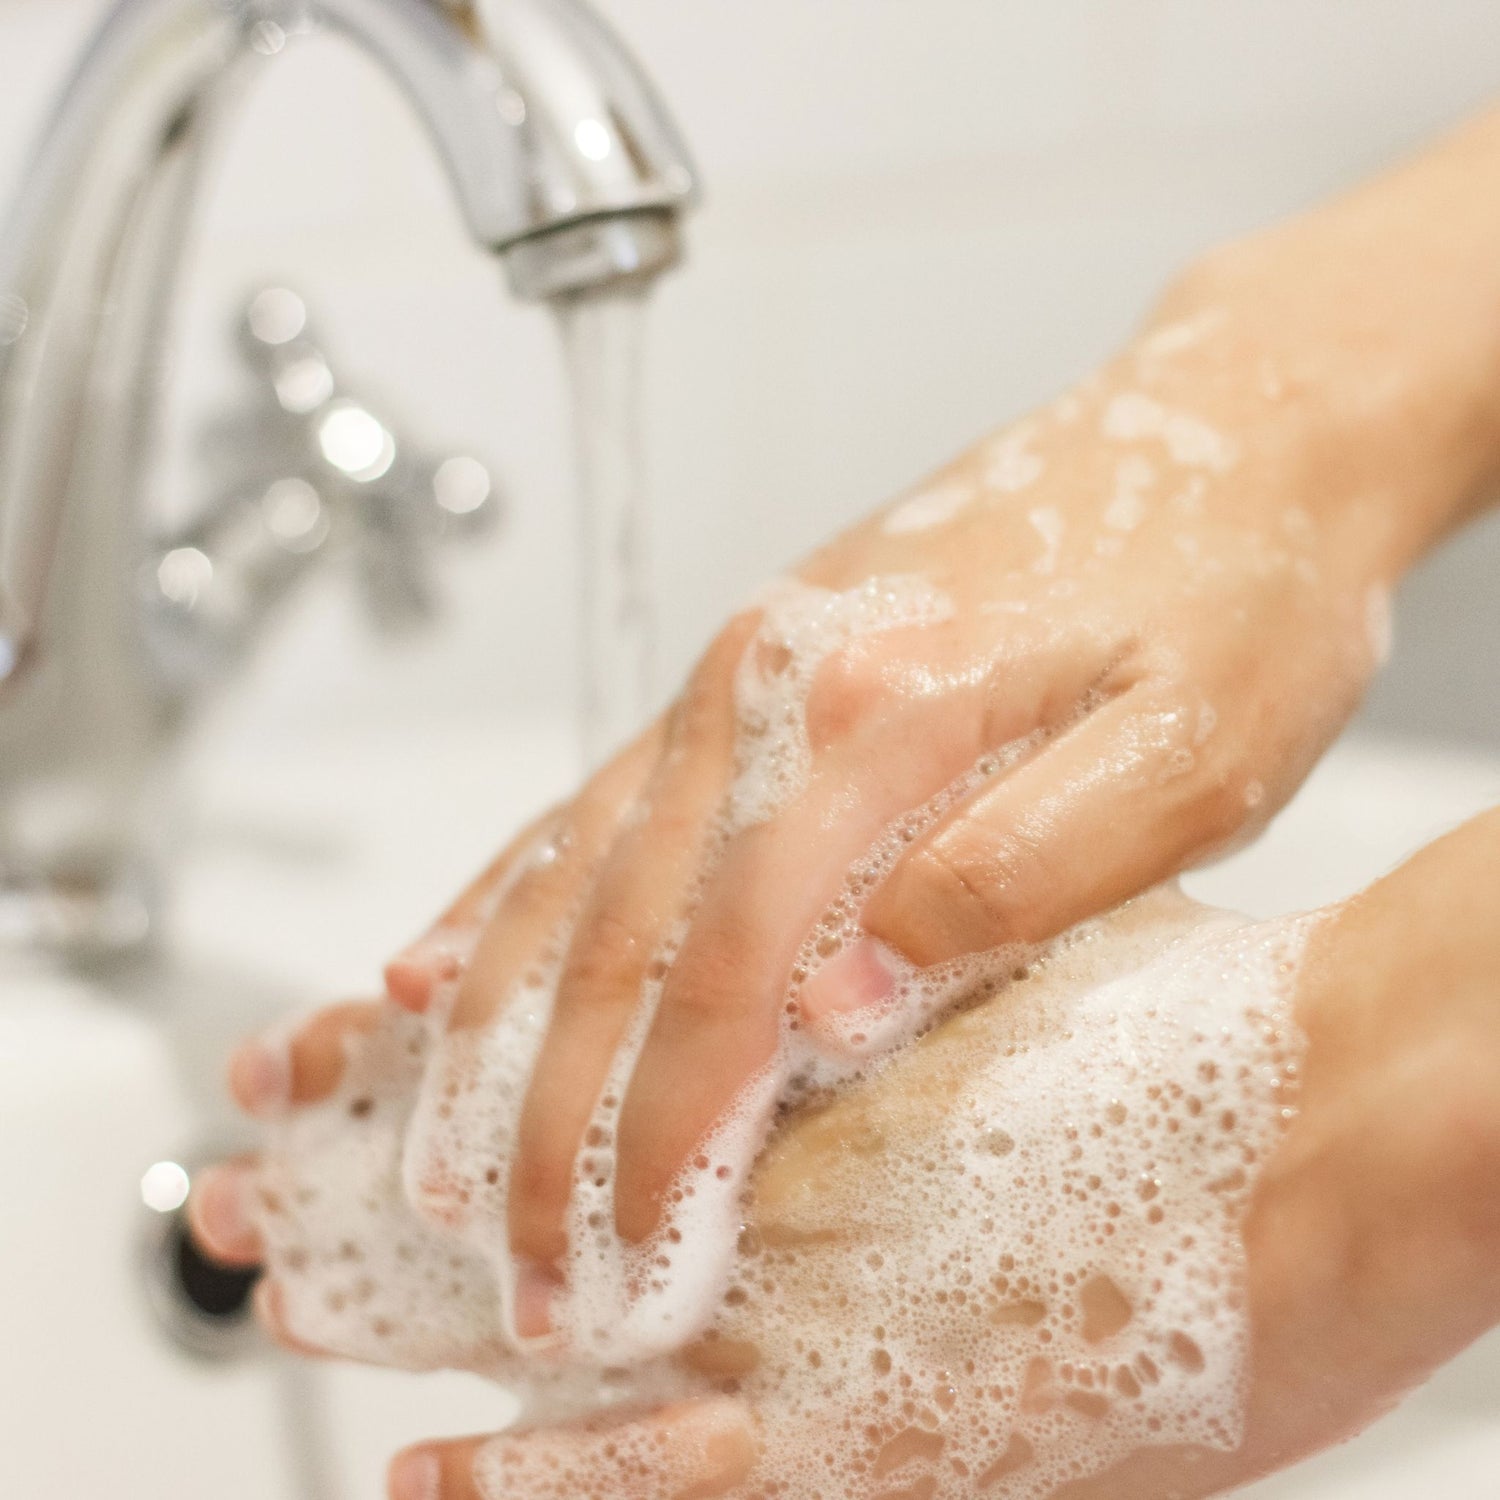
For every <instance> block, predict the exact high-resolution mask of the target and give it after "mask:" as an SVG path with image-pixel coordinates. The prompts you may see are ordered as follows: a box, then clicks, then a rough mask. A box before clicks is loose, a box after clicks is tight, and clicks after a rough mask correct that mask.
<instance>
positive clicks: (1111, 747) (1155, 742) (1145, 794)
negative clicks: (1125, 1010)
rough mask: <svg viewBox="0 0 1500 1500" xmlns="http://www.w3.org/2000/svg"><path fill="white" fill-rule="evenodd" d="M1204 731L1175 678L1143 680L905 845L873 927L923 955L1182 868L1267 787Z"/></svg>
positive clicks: (1023, 925)
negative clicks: (1255, 782)
mask: <svg viewBox="0 0 1500 1500" xmlns="http://www.w3.org/2000/svg"><path fill="white" fill-rule="evenodd" d="M1201 738H1202V736H1201V734H1200V732H1199V715H1198V713H1197V712H1196V711H1195V710H1192V709H1189V708H1186V707H1184V706H1183V703H1182V698H1181V694H1180V692H1179V691H1178V690H1176V689H1174V688H1169V687H1167V686H1165V685H1164V684H1161V683H1159V682H1150V681H1148V682H1142V683H1138V684H1137V685H1136V686H1134V687H1132V688H1131V689H1129V690H1128V691H1127V692H1125V693H1123V694H1121V695H1120V696H1119V697H1117V698H1114V699H1111V700H1110V701H1109V702H1107V703H1106V704H1104V705H1103V706H1102V707H1100V708H1099V709H1097V710H1095V712H1093V713H1092V714H1090V715H1089V716H1088V717H1087V718H1084V719H1082V720H1081V721H1079V722H1078V723H1077V724H1075V725H1074V726H1073V727H1072V728H1071V729H1069V730H1068V731H1067V732H1066V733H1064V734H1062V735H1061V736H1059V737H1058V738H1057V739H1056V740H1054V741H1053V743H1052V744H1051V745H1050V746H1048V748H1047V749H1046V750H1044V751H1043V752H1042V753H1041V754H1040V755H1037V756H1035V757H1034V758H1032V759H1030V760H1028V761H1026V762H1024V763H1023V764H1022V765H1020V766H1019V767H1018V768H1017V769H1016V770H1015V771H1014V772H1013V773H1012V774H1011V775H1010V776H1008V777H1006V778H1005V779H1004V780H1002V781H999V782H997V783H994V784H992V785H988V786H985V787H984V788H983V789H982V790H981V791H980V792H979V793H977V794H976V795H975V796H974V797H973V798H972V799H970V800H969V801H968V802H966V803H964V804H961V805H960V806H959V807H958V808H956V809H955V810H954V811H953V812H952V813H950V814H949V816H948V817H947V819H946V820H945V821H943V822H942V823H940V824H939V825H938V826H937V827H936V828H934V829H932V830H931V831H930V832H929V833H928V834H927V835H926V837H925V838H923V839H922V840H921V841H920V842H918V843H917V844H915V845H914V846H913V847H912V848H911V849H910V850H908V851H907V853H906V854H905V855H904V856H903V857H902V859H901V862H900V863H899V864H898V865H897V866H896V867H895V869H894V870H892V872H891V874H890V876H889V877H888V878H887V879H886V880H885V882H884V883H883V884H882V885H881V887H880V889H879V890H877V891H876V892H875V894H874V895H873V896H872V897H871V899H870V901H869V903H868V904H867V906H866V908H865V912H864V917H863V925H864V929H865V931H866V933H867V934H868V936H869V938H870V939H873V940H874V941H875V942H876V943H883V944H885V945H886V946H887V947H888V948H890V949H894V950H895V951H896V952H897V953H898V954H900V955H902V956H903V957H905V958H906V959H908V960H909V961H910V962H912V963H914V964H916V965H917V966H918V967H921V968H926V967H928V966H930V965H933V964H939V963H945V962H948V961H949V960H952V959H956V958H961V957H963V956H964V955H966V954H970V953H978V952H983V951H985V950H987V949H990V948H998V947H1000V946H1002V945H1004V944H1015V943H1036V942H1043V941H1045V940H1047V939H1048V938H1051V937H1054V936H1055V935H1056V934H1057V933H1059V932H1061V931H1063V930H1064V929H1066V928H1068V927H1071V926H1072V925H1073V924H1074V923H1075V922H1079V921H1082V920H1083V919H1084V918H1085V917H1089V916H1093V915H1095V914H1096V913H1098V912H1101V911H1104V910H1107V909H1108V908H1109V907H1112V906H1114V905H1116V904H1118V903H1119V902H1120V901H1123V900H1125V899H1126V898H1128V897H1130V896H1133V895H1136V894H1137V893H1139V892H1140V891H1142V890H1144V889H1145V888H1146V887H1148V886H1150V885H1154V884H1156V883H1157V882H1158V881H1161V880H1164V879H1167V878H1168V877H1169V876H1172V875H1174V874H1176V873H1177V872H1178V871H1179V870H1181V869H1182V868H1183V867H1184V866H1186V865H1187V864H1189V863H1191V862H1192V861H1193V860H1194V859H1195V858H1197V857H1199V856H1201V855H1202V854H1204V853H1205V852H1206V851H1207V850H1209V849H1210V848H1212V847H1213V846H1215V845H1216V844H1219V843H1221V842H1223V841H1225V840H1227V839H1228V838H1229V837H1230V836H1231V835H1233V834H1234V833H1235V832H1236V831H1238V829H1239V828H1240V827H1241V825H1242V824H1243V823H1244V822H1245V821H1246V819H1247V817H1248V816H1249V811H1250V806H1251V805H1252V802H1253V800H1258V799H1252V798H1247V797H1246V795H1245V786H1246V785H1247V780H1246V778H1245V777H1243V776H1240V775H1236V774H1232V773H1226V772H1224V771H1223V769H1222V767H1221V766H1216V765H1215V764H1214V763H1213V762H1212V761H1210V760H1209V758H1208V756H1207V755H1206V753H1205V749H1204V747H1203V746H1202V745H1201V744H1200V743H1198V742H1199V741H1200V740H1201ZM861 946H863V945H861ZM849 961H850V962H851V964H860V965H864V966H868V964H869V961H870V953H869V952H865V953H860V952H859V951H858V949H855V950H850V955H849ZM820 977H821V976H820ZM868 987H869V986H868V981H866V985H865V988H868Z"/></svg>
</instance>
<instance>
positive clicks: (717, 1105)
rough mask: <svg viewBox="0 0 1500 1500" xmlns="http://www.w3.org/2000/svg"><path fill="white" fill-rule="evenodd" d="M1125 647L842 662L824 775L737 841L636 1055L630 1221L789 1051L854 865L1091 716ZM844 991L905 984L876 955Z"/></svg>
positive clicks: (824, 685)
mask: <svg viewBox="0 0 1500 1500" xmlns="http://www.w3.org/2000/svg"><path fill="white" fill-rule="evenodd" d="M907 653H910V654H909V655H908V654H907ZM1115 654H1116V653H1115V652H1114V650H1113V648H1112V646H1111V644H1110V642H1109V641H1108V640H1107V639H1106V638H1104V637H1102V636H1101V638H1100V639H1099V640H1097V641H1090V642H1089V643H1088V649H1074V650H1073V651H1071V652H1070V653H1068V654H1067V655H1066V656H1059V655H1058V653H1057V652H1056V651H1055V650H1049V649H1046V648H1045V646H1043V647H1040V648H1038V647H1035V646H1034V645H1031V644H1028V645H1026V646H1024V647H1023V646H1022V645H1020V644H1018V645H1017V646H1016V647H1015V648H1014V649H1013V651H1012V652H1011V653H1010V654H1008V655H1007V656H1006V657H1005V658H1003V659H1001V660H1000V661H998V662H996V661H986V662H981V663H979V664H977V666H976V664H974V663H973V662H972V661H971V660H970V659H969V658H968V657H967V656H966V655H965V654H963V652H962V651H958V652H955V651H954V650H953V646H952V643H951V642H948V641H944V640H941V639H939V638H937V637H932V636H928V635H926V634H924V633H915V632H914V633H913V636H912V638H909V639H908V640H907V641H906V642H905V643H904V650H903V651H902V652H900V653H899V654H898V653H897V651H896V650H894V649H893V648H892V645H891V643H889V642H887V643H883V645H882V647H881V649H864V650H853V651H849V652H845V653H841V654H840V655H839V656H837V657H835V658H833V659H832V660H831V661H830V663H829V664H828V666H827V668H826V669H825V670H824V671H823V672H822V673H820V675H819V678H818V681H817V682H816V684H815V686H814V691H813V694H812V696H811V698H810V700H809V703H808V733H809V739H810V741H811V743H812V745H813V747H814V750H815V753H816V755H817V766H818V769H817V771H816V773H815V775H814V776H813V779H812V782H811V783H810V785H809V786H808V788H807V790H806V791H805V792H804V793H803V795H802V796H801V797H800V798H799V799H798V800H797V801H796V802H795V803H793V804H792V805H791V806H790V807H788V808H786V809H784V810H783V811H782V812H780V813H779V814H778V815H777V816H776V817H775V819H773V820H772V821H771V822H770V823H766V824H762V825H760V826H758V827H754V828H751V829H749V830H747V831H746V832H745V833H743V834H742V835H740V836H739V837H738V838H737V839H736V840H735V841H734V843H733V844H732V845H731V847H730V848H729V850H728V851H727V853H726V855H725V858H724V862H723V864H722V865H721V866H720V868H719V869H718V870H717V871H716V872H715V874H714V877H713V879H712V881H711V882H710V884H709V887H708V890H707V892H706V894H705V897H704V900H703V903H702V905H701V907H700V908H699V910H698V911H697V913H696V915H695V917H694V920H693V925H692V928H691V930H690V931H689V933H688V935H687V938H686V940H685V942H684V944H683V948H682V951H681V953H680V954H679V955H678V957H677V959H676V962H675V964H674V966H673V970H672V973H671V976H670V978H669V979H668V981H667V985H666V989H665V991H664V993H663V996H662V1000H661V1004H660V1007H659V1009H658V1012H657V1015H656V1017H655V1019H654V1022H653V1024H652V1028H651V1032H650V1035H649V1037H648V1039H647V1042H646V1045H645V1047H644V1049H643V1051H642V1053H641V1055H640V1057H639V1059H638V1060H637V1062H636V1065H635V1070H634V1073H633V1076H632V1079H631V1083H630V1088H629V1092H628V1094H627V1097H626V1101H625V1106H624V1110H623V1113H622V1115H621V1119H620V1127H619V1158H618V1159H619V1167H618V1177H617V1181H616V1185H615V1216H616V1223H617V1227H618V1228H619V1230H620V1232H621V1234H622V1235H624V1236H625V1237H626V1238H627V1239H630V1240H635V1241H639V1240H642V1239H645V1238H646V1237H647V1236H649V1235H650V1233H651V1232H652V1231H653V1230H654V1229H655V1228H656V1227H657V1225H658V1223H659V1220H660V1211H661V1206H662V1203H663V1200H664V1197H665V1195H666V1194H667V1193H668V1191H669V1190H671V1189H672V1187H673V1182H674V1179H675V1178H676V1177H677V1176H678V1174H679V1173H680V1171H681V1170H682V1167H683V1166H684V1164H685V1163H686V1162H687V1161H689V1160H690V1159H691V1158H693V1156H694V1154H695V1152H696V1151H697V1149H698V1147H699V1144H700V1143H701V1142H702V1141H703V1139H704V1137H705V1136H706V1134H707V1133H708V1131H709V1130H710V1129H711V1128H712V1127H713V1126H714V1125H715V1124H716V1123H717V1122H718V1121H719V1120H720V1119H721V1117H723V1115H724V1114H725V1111H726V1110H727V1109H728V1108H729V1107H730V1106H731V1104H733V1103H734V1101H735V1100H736V1098H737V1097H738V1096H739V1095H740V1094H741V1091H742V1090H743V1089H744V1088H745V1086H746V1084H747V1083H748V1082H749V1081H750V1080H751V1079H752V1077H753V1076H754V1075H755V1074H756V1073H757V1071H758V1070H761V1069H763V1068H764V1067H765V1066H766V1064H767V1063H769V1062H770V1061H771V1059H772V1057H773V1056H774V1054H775V1052H776V1050H777V1044H778V1040H779V1037H780V1030H781V1026H782V1024H783V1020H784V1017H783V1004H784V1002H785V1000H786V997H787V992H788V985H789V981H790V978H791V972H792V969H793V966H794V963H795V961H796V958H797V953H798V950H799V949H800V948H801V947H802V945H803V943H804V941H805V940H806V939H807V938H808V936H809V934H810V932H811V931H812V929H813V927H814V925H815V924H816V923H817V921H818V920H819V918H820V917H822V916H823V915H824V913H825V912H827V911H828V910H829V909H830V907H831V906H832V905H833V903H834V902H835V901H836V900H837V899H839V898H840V896H841V895H847V893H846V891H845V885H846V881H847V879H848V877H849V873H850V871H851V868H852V867H854V866H855V865H856V864H857V863H858V862H859V861H860V859H861V857H862V856H864V855H866V854H867V853H868V852H869V851H870V850H871V848H872V846H874V845H875V844H876V843H877V841H878V840H879V839H880V838H881V836H882V835H883V834H885V833H886V832H887V830H889V829H890V828H891V827H892V826H893V825H894V824H895V823H896V822H897V820H899V819H901V818H902V817H903V816H904V815H906V814H908V813H910V812H911V811H912V810H913V809H916V808H921V807H923V806H924V805H925V804H927V803H928V802H929V801H930V800H931V799H932V798H933V797H934V796H936V795H937V794H938V793H940V792H942V791H943V789H944V788H946V787H948V786H950V785H952V784H954V783H955V782H957V781H958V780H959V778H960V777H962V776H964V775H965V774H967V773H970V772H972V771H974V769H975V767H976V765H977V764H978V763H979V762H980V761H981V759H982V758H983V757H984V756H985V755H986V753H987V752H990V751H992V750H994V749H996V748H998V747H1005V746H1009V747H1011V748H1012V749H1013V751H1014V754H1015V755H1016V756H1017V758H1019V757H1020V756H1021V755H1023V754H1024V753H1025V747H1026V744H1027V736H1029V735H1031V734H1032V733H1033V731H1035V730H1037V729H1038V728H1039V727H1040V728H1045V727H1049V726H1051V725H1052V724H1053V723H1055V722H1058V721H1063V722H1065V721H1067V720H1068V719H1071V718H1073V717H1075V716H1076V715H1077V713H1078V711H1079V705H1080V704H1081V703H1082V702H1084V701H1085V700H1086V699H1087V697H1088V694H1089V693H1090V692H1091V691H1092V689H1093V687H1094V685H1095V684H1096V683H1097V682H1098V681H1099V680H1100V679H1101V675H1102V674H1103V673H1104V672H1105V671H1106V670H1107V668H1108V667H1109V664H1110V663H1111V661H1112V660H1113V659H1114V655H1115ZM1013 774H1016V775H1019V774H1021V773H1020V772H1015V773H1013ZM836 987H837V988H839V989H841V990H842V989H850V990H853V991H854V992H855V995H856V996H857V997H858V999H859V1000H860V1001H861V1002H872V1001H875V1000H878V999H880V998H883V995H884V994H885V993H886V992H887V991H888V990H889V988H890V982H889V980H888V978H886V977H883V976H882V975H881V973H880V971H879V966H878V965H872V964H868V963H867V964H865V965H864V967H863V968H862V969H859V970H850V969H847V968H846V969H845V970H844V971H843V972H842V973H841V974H840V975H837V976H836ZM827 992H828V987H827V986H825V987H824V994H825V996H826V995H827ZM851 998H852V997H851V996H849V995H842V996H841V998H840V1002H839V1003H843V1004H848V1003H851ZM746 1102H747V1104H748V1096H746ZM752 1133H753V1129H752ZM719 1170H722V1168H720V1169H719Z"/></svg>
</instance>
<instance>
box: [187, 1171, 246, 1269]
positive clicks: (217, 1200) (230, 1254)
mask: <svg viewBox="0 0 1500 1500" xmlns="http://www.w3.org/2000/svg"><path fill="white" fill-rule="evenodd" d="M254 1182H255V1158H254V1157H250V1156H242V1157H238V1158H236V1159H235V1160H234V1161H228V1162H222V1163H220V1164H218V1165H217V1166H212V1167H207V1168H205V1169H204V1170H203V1171H202V1172H200V1173H199V1174H198V1177H197V1181H195V1182H194V1184H193V1196H192V1197H191V1198H190V1199H189V1200H188V1224H189V1226H190V1227H191V1229H192V1231H193V1238H194V1239H195V1240H197V1242H198V1243H199V1244H200V1245H201V1246H202V1247H203V1249H205V1250H206V1251H207V1252H208V1253H209V1255H211V1256H212V1257H213V1258H214V1259H215V1260H217V1261H221V1262H222V1263H223V1264H224V1265H226V1266H254V1265H258V1264H259V1263H260V1260H261V1256H262V1255H263V1254H264V1253H265V1245H264V1243H263V1242H262V1240H261V1237H260V1231H259V1230H258V1229H257V1228H256V1227H255V1224H254V1222H253V1220H252V1218H251V1216H250V1213H249V1201H250V1197H249V1195H250V1193H251V1192H252V1191H253V1189H254Z"/></svg>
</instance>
